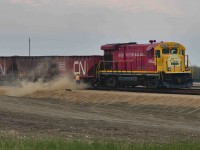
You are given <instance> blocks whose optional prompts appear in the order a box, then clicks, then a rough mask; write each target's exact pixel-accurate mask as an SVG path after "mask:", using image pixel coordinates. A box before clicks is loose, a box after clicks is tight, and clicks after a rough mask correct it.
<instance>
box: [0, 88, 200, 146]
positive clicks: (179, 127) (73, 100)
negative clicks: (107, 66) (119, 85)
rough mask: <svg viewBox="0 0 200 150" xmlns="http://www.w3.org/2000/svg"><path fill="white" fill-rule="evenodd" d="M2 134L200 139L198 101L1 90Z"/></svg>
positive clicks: (121, 94) (177, 97)
mask: <svg viewBox="0 0 200 150" xmlns="http://www.w3.org/2000/svg"><path fill="white" fill-rule="evenodd" d="M0 93H1V95H0V131H1V134H9V135H16V136H18V135H19V136H24V135H35V136H48V137H54V136H59V137H60V136H61V137H64V138H70V139H73V138H81V139H82V138H84V139H93V138H98V139H99V138H100V139H104V140H105V139H115V140H128V141H150V142H157V143H160V142H161V143H162V142H169V141H174V140H187V139H194V140H198V139H200V97H199V96H181V95H164V94H144V93H142V94H141V93H128V92H112V91H110V92H106V91H85V90H80V91H77V90H75V91H65V90H57V91H55V90H54V91H37V92H34V93H31V94H30V93H29V94H28V95H24V96H20V97H14V96H6V95H5V93H4V92H2V89H1V91H0Z"/></svg>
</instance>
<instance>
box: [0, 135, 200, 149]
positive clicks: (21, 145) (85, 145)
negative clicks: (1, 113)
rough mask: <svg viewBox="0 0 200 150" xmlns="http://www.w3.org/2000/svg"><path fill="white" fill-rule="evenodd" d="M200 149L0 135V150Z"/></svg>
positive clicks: (183, 144) (199, 145)
mask: <svg viewBox="0 0 200 150" xmlns="http://www.w3.org/2000/svg"><path fill="white" fill-rule="evenodd" d="M190 149H191V150H200V143H199V142H179V143H171V144H151V143H128V142H116V141H108V142H106V141H93V142H88V141H76V140H74V141H70V140H64V139H45V138H43V139H35V138H8V137H0V150H190Z"/></svg>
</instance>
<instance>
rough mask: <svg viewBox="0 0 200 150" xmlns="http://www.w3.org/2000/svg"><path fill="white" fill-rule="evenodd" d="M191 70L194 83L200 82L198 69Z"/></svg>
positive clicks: (195, 67) (194, 67) (199, 69)
mask: <svg viewBox="0 0 200 150" xmlns="http://www.w3.org/2000/svg"><path fill="white" fill-rule="evenodd" d="M191 69H192V74H193V79H194V82H200V67H197V66H192V67H191Z"/></svg>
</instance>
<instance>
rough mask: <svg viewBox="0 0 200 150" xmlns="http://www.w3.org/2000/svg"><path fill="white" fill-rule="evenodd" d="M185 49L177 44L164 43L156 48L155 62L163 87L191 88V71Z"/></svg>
mask: <svg viewBox="0 0 200 150" xmlns="http://www.w3.org/2000/svg"><path fill="white" fill-rule="evenodd" d="M185 51H186V49H185V47H184V46H182V45H181V44H179V43H175V42H162V43H161V44H158V45H157V46H156V47H155V48H154V54H155V55H154V62H155V65H156V66H157V71H158V72H159V73H160V81H161V85H163V86H164V87H167V88H180V87H183V88H185V87H190V86H191V85H192V76H191V70H190V69H189V59H188V55H185Z"/></svg>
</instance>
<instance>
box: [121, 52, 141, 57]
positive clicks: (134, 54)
mask: <svg viewBox="0 0 200 150" xmlns="http://www.w3.org/2000/svg"><path fill="white" fill-rule="evenodd" d="M125 56H126V57H134V56H145V55H144V54H143V53H125ZM118 58H124V53H119V54H118Z"/></svg>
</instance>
